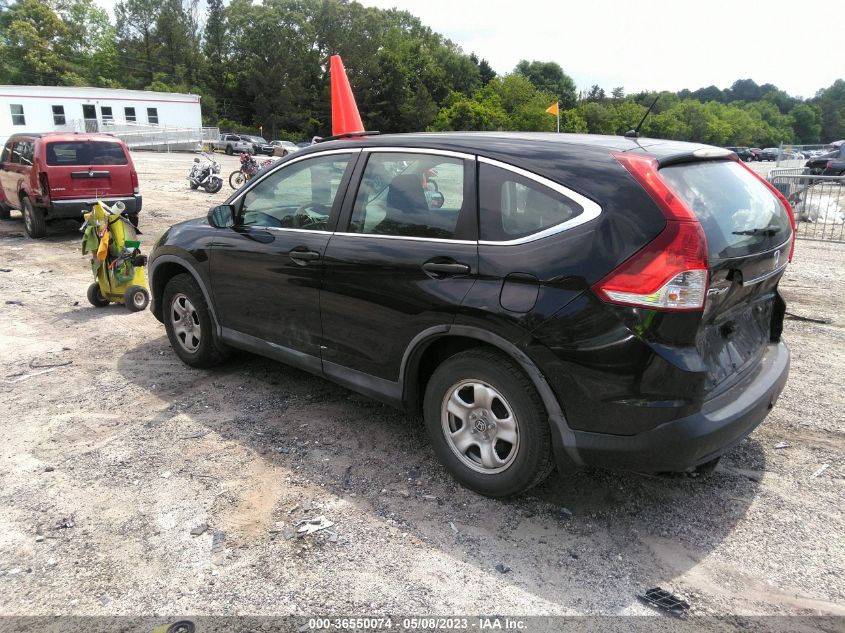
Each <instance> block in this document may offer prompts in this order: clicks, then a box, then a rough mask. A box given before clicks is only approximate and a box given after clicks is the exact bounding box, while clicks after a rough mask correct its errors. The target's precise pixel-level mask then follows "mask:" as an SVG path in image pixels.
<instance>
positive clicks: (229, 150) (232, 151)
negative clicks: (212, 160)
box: [226, 145, 235, 156]
mask: <svg viewBox="0 0 845 633" xmlns="http://www.w3.org/2000/svg"><path fill="white" fill-rule="evenodd" d="M234 153H235V150H233V149H232V146H231V145H227V146H226V155H227V156H231V155H232V154H234Z"/></svg>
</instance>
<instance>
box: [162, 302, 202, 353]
mask: <svg viewBox="0 0 845 633" xmlns="http://www.w3.org/2000/svg"><path fill="white" fill-rule="evenodd" d="M170 323H171V324H172V325H173V332H174V333H175V334H176V340H177V341H178V343H179V345H181V346H182V349H184V350H185V351H186V352H188V353H189V354H196V352H197V350H198V349H199V348H200V343H201V342H202V326H201V325H200V317H199V314H198V313H197V309H196V308H195V307H194V304H193V303H191V300H190V299H188V297H186V296H185V295H184V294H182V293H181V292H180V293H178V294H176V295H175V296H174V297H173V300H172V301H171V303H170Z"/></svg>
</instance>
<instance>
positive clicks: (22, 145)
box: [2, 138, 33, 209]
mask: <svg viewBox="0 0 845 633" xmlns="http://www.w3.org/2000/svg"><path fill="white" fill-rule="evenodd" d="M4 152H5V150H4ZM32 155H33V144H32V140H31V139H20V138H19V139H17V140H15V141H13V142H11V143H10V146H9V155H8V159H7V160H5V161H4V163H3V175H2V183H3V194H4V195H5V196H6V200H7V201H8V202H9V204H11V205H12V206H14V207H17V208H18V209H20V207H21V200H20V196H19V195H18V194H19V192H20V190H21V189H22V188H23V184H24V181H25V180H26V179H28V178H29V175H30V173H31V171H32Z"/></svg>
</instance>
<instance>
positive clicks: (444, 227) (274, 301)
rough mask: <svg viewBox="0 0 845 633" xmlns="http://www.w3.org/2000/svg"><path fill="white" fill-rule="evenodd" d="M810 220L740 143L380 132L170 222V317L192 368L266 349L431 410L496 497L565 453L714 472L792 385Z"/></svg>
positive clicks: (159, 249)
mask: <svg viewBox="0 0 845 633" xmlns="http://www.w3.org/2000/svg"><path fill="white" fill-rule="evenodd" d="M303 183H306V184H305V185H304V186H303ZM793 226H794V224H793V218H792V213H791V209H790V207H789V204H788V203H787V202H786V200H785V199H784V198H783V197H782V196H780V194H778V193H777V192H776V191H775V190H774V189H773V188H772V187H771V186H770V185H768V184H767V183H766V182H765V181H763V180H762V179H761V178H760V177H759V176H757V175H756V174H755V173H754V172H752V171H751V170H750V169H749V168H748V167H746V166H745V164H743V163H741V162H740V161H738V160H737V159H736V157H735V156H734V155H733V154H731V153H730V152H727V151H726V150H724V149H720V148H715V147H709V146H704V145H698V144H691V143H679V142H674V141H663V140H656V139H627V138H622V137H609V136H594V135H576V134H566V135H564V134H546V135H537V134H518V133H510V134H509V133H488V134H473V133H448V134H436V135H429V134H401V135H385V136H362V137H360V138H355V139H352V140H337V141H327V142H323V143H317V144H315V145H313V146H311V147H309V148H308V149H303V150H300V151H299V152H297V153H296V154H295V155H294V156H291V157H290V158H288V159H287V160H285V161H280V162H279V163H277V164H276V165H275V166H271V167H269V168H267V169H266V170H263V171H262V172H259V173H258V174H256V176H255V178H253V179H252V180H250V182H248V183H246V184H245V185H244V186H243V187H241V188H240V189H239V190H237V191H236V192H234V193H233V194H232V196H231V197H230V198H229V199H228V200H227V201H226V203H225V204H223V205H219V206H217V207H214V208H212V209H211V210H210V211H209V214H208V216H207V217H205V218H199V219H195V220H189V221H187V222H183V223H181V224H177V225H175V226H172V227H170V228H169V229H168V230H167V231H166V232H165V233H164V235H163V236H162V238H161V239H160V240H159V242H158V243H157V244H156V246H155V247H154V249H153V251H152V253H151V255H150V264H149V269H148V271H149V278H150V285H151V290H152V297H153V305H152V312H153V314H154V315H155V317H156V318H157V319H158V320H159V321H161V322H162V323H163V324H164V327H165V329H166V332H167V335H168V338H169V340H170V343H171V346H172V348H173V350H174V352H175V353H176V355H177V356H179V358H181V359H182V360H183V361H184V362H185V363H187V364H188V365H191V366H194V367H210V366H212V365H215V364H217V363H219V362H220V361H221V360H222V359H223V358H224V357H225V356H226V351H227V349H229V348H238V349H243V350H248V351H251V352H253V353H257V354H261V355H264V356H267V357H270V358H274V359H276V360H279V361H282V362H285V363H288V364H290V365H294V366H296V367H299V368H302V369H304V370H307V371H310V372H313V373H315V374H317V375H320V376H323V377H325V378H328V379H330V380H332V381H335V382H336V383H339V384H341V385H343V386H344V387H347V388H349V389H353V390H355V391H358V392H361V393H364V394H366V395H368V396H370V397H373V398H376V399H379V400H382V401H384V402H387V403H389V404H392V405H395V406H397V407H401V408H404V409H406V410H409V411H413V412H421V413H422V415H423V418H424V421H425V425H426V427H427V429H428V432H429V435H430V437H431V442H432V445H433V448H434V451H435V453H436V454H437V456H438V458H439V459H440V461H441V462H442V463H443V464H444V465H445V467H446V468H447V469H448V470H449V471H450V472H451V473H452V474H453V476H454V477H455V478H457V479H458V480H459V481H460V482H461V483H463V484H464V485H465V486H467V487H468V488H471V489H473V490H475V491H478V492H480V493H482V494H486V495H491V496H505V495H510V494H516V493H519V492H521V491H524V490H526V489H528V488H530V487H532V486H534V485H536V484H538V483H539V482H541V481H543V479H545V478H546V476H547V475H548V474H549V473H550V472H551V470H552V468H553V465H554V464H555V463H556V464H557V466H558V468H559V470H561V471H562V472H568V471H570V470H571V469H573V468H575V467H579V466H583V465H596V466H604V467H609V468H615V469H630V470H636V471H647V472H662V471H683V470H686V469H691V468H697V469H698V471H699V472H708V471H709V470H712V469H713V468H714V467H715V465H716V463H717V461H718V459H719V458H720V456H721V455H722V454H723V453H725V452H726V451H727V450H729V449H730V448H732V447H733V446H735V445H737V444H738V443H739V442H741V441H742V439H743V438H744V437H745V436H747V435H748V434H749V433H750V432H751V431H752V430H753V429H754V428H755V427H756V426H757V425H758V424H759V423H760V422H761V421H762V420H763V419H764V418H765V417H766V415H767V414H768V412H769V411H770V410H771V408H772V407H773V406H774V403H775V401H776V400H777V398H778V395H779V394H780V392H781V390H782V388H783V386H784V384H785V382H786V378H787V374H788V368H789V352H788V350H787V348H786V346H785V345H784V343H783V342H782V341H781V332H782V329H783V316H784V311H785V303H784V301H783V299H782V298H781V296H780V294H779V292H778V283H779V281H780V278H781V276H782V274H783V272H784V270H785V268H786V265H787V262H788V260H789V258H790V256H791V249H792V245H793V237H794V228H793ZM290 289H295V292H292V291H290ZM362 432H366V430H365V429H362Z"/></svg>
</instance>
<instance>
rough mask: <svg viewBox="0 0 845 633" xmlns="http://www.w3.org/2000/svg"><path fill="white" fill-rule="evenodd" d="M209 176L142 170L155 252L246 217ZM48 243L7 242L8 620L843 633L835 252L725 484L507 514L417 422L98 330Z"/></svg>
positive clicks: (678, 481)
mask: <svg viewBox="0 0 845 633" xmlns="http://www.w3.org/2000/svg"><path fill="white" fill-rule="evenodd" d="M191 159H192V157H191V156H190V155H188V154H170V155H155V154H143V153H139V154H137V155H136V156H135V160H136V164H137V166H138V169H139V173H140V179H141V187H142V192H143V194H144V212H143V213H142V216H141V217H142V229H143V230H144V231H145V234H144V236H143V237H142V240H143V242H142V248H143V249H144V250H145V252H148V251H149V248H150V247H151V246H152V244H153V243H154V241H155V240H156V239H157V237H158V236H159V235H160V234H161V233H162V232H163V231H164V230H165V228H166V227H167V226H168V225H170V224H172V223H174V222H178V221H180V220H183V219H187V218H190V217H195V216H199V215H202V214H204V213H205V211H206V209H207V208H208V207H209V206H210V205H212V204H213V203H215V202H222V201H223V200H224V199H225V198H226V196H228V194H229V193H230V191H231V190H230V189H229V187H228V184H226V185H224V189H223V190H222V191H221V192H220V193H218V194H216V195H213V196H210V195H208V194H206V193H204V192H202V191H191V190H189V189H188V185H187V181H186V180H185V179H184V176H185V174H186V173H187V171H188V168H189V167H190V164H191ZM219 160H220V161H221V163H222V164H223V169H222V172H223V173H222V175H223V177H224V179H225V178H228V174H229V172H230V171H231V170H233V169H235V167H236V164H237V159H236V158H230V157H225V156H221V157H220V159H219ZM48 230H49V237H48V239H46V240H43V241H33V240H30V239H27V238H26V237H25V236H24V233H23V223H22V221H21V219H20V216H19V215H18V214H17V213H13V214H12V220H10V221H0V269H2V272H0V299H2V300H0V322H2V324H3V327H2V331H0V615H20V614H43V615H47V614H80V615H82V614H85V615H122V614H127V615H129V614H132V615H143V614H153V613H170V614H174V613H176V614H178V613H184V614H195V615H201V614H227V615H235V614H252V615H260V614H274V615H276V614H297V615H314V614H347V615H352V614H360V615H369V614H384V613H390V614H394V615H399V614H432V613H433V614H441V615H446V614H477V613H493V612H495V613H503V614H522V615H527V614H568V615H574V614H652V613H654V611H653V610H652V609H651V608H649V607H646V606H644V605H642V604H641V603H639V602H638V601H637V599H636V594H638V593H641V592H643V591H644V590H645V589H648V588H650V587H654V586H658V585H659V586H661V587H664V588H666V589H669V590H672V591H676V592H678V593H680V594H681V595H683V596H684V597H686V598H687V600H688V601H689V602H690V604H691V605H692V612H693V613H696V614H706V615H714V614H715V615H726V614H742V615H762V614H799V613H802V614H813V613H822V614H837V615H845V519H844V518H843V509H845V508H843V500H844V499H845V460H844V459H843V458H844V457H845V414H843V410H845V390H844V389H843V377H845V310H843V308H845V284H843V282H842V271H843V270H845V246H843V245H835V244H824V243H818V242H808V241H799V243H798V246H797V249H796V255H795V262H794V264H793V265H792V266H791V267H790V268H789V269H788V271H787V273H786V276H785V278H784V280H783V282H782V283H781V288H782V291H783V294H784V295H785V298H786V300H787V303H788V310H789V311H790V312H791V313H793V314H797V315H803V316H809V317H813V318H830V319H832V320H833V321H832V323H829V324H822V323H815V322H809V321H798V320H788V321H787V323H786V327H785V334H784V336H785V338H786V340H787V342H788V343H789V345H790V347H791V349H792V353H793V357H792V358H793V361H792V374H791V378H790V381H789V383H788V384H787V387H786V390H785V391H784V393H783V396H782V397H781V400H780V401H779V403H778V405H777V406H776V407H775V409H774V410H773V411H772V413H771V415H770V416H769V418H768V419H767V421H766V422H765V423H764V424H763V425H762V426H761V427H760V428H759V429H758V430H757V431H756V432H754V433H753V434H752V435H751V436H750V438H748V439H747V440H746V441H745V442H743V443H742V444H741V445H740V446H738V447H737V448H736V449H734V450H733V451H731V452H730V453H729V454H728V455H727V456H726V457H725V458H724V459H723V460H722V464H721V465H720V467H719V469H718V470H717V471H716V473H715V474H714V475H713V476H711V477H709V478H704V479H700V478H691V477H674V478H657V477H649V476H641V475H635V474H628V473H614V472H607V471H599V470H588V471H585V472H582V473H579V474H577V475H574V476H569V477H566V478H564V477H560V476H558V475H554V476H553V477H552V478H551V479H550V480H549V481H548V482H547V483H546V484H544V485H543V486H542V487H540V488H538V489H535V490H533V491H531V493H530V494H527V495H525V496H523V497H521V498H518V499H514V500H510V501H494V500H490V499H486V498H484V497H480V496H478V495H475V494H473V493H471V492H468V491H466V490H464V489H462V488H460V487H458V486H457V485H456V484H455V483H454V481H453V480H452V479H451V478H450V477H449V476H448V475H447V474H446V473H445V472H444V471H443V469H442V468H441V467H440V466H439V465H438V464H437V462H436V461H435V459H434V458H433V456H432V453H431V450H430V448H429V445H428V440H427V438H426V435H425V432H424V429H423V428H422V426H421V423H420V421H419V420H417V419H413V418H409V417H407V416H405V415H403V414H401V413H399V412H397V411H394V410H392V409H390V408H387V407H385V406H383V405H381V404H377V403H375V402H372V401H369V400H367V399H365V398H363V397H360V396H357V395H354V394H351V393H350V392H348V391H346V390H344V389H341V388H338V387H336V386H334V385H332V384H331V383H329V382H326V381H324V380H322V379H320V378H316V377H313V376H311V375H308V374H305V373H302V372H300V371H297V370H293V369H290V368H287V367H285V366H283V365H280V364H277V363H274V362H271V361H268V360H264V359H261V358H258V357H254V356H250V355H246V354H244V355H240V356H237V357H236V358H234V359H233V360H232V361H230V362H229V363H228V364H227V365H225V366H224V367H222V368H220V369H218V370H215V371H197V370H192V369H189V368H188V367H186V366H184V365H183V364H182V363H181V362H180V361H179V360H178V359H177V358H176V356H175V355H174V354H173V353H172V352H171V350H170V346H169V344H168V341H167V338H166V336H165V333H164V328H163V326H162V325H161V324H159V323H158V322H157V321H156V320H155V319H154V318H153V316H152V315H151V314H150V313H149V312H144V313H138V314H131V313H129V312H128V311H127V310H126V309H125V308H123V307H122V306H110V307H108V308H105V309H95V308H93V307H91V306H89V305H88V303H87V301H86V298H85V291H86V288H87V286H88V285H89V283H90V282H91V274H90V269H89V266H88V263H87V258H85V257H83V256H82V255H81V254H80V252H79V248H78V247H79V234H78V233H77V231H76V228H75V224H74V223H72V222H69V223H65V224H54V225H50V226H49V228H48ZM10 302H14V303H10ZM18 302H19V303H18ZM21 304H22V305H21ZM782 443H788V445H789V446H788V448H776V447H777V446H779V445H782ZM824 466H827V467H826V468H825V469H824V470H823V471H822V468H823V467H824ZM815 473H819V474H817V475H815V476H814V474H815ZM315 515H324V516H325V517H326V518H327V519H329V520H330V521H333V522H334V526H333V527H332V528H330V530H325V531H322V532H318V533H316V534H313V535H309V536H305V537H303V538H298V537H294V538H288V537H289V536H290V533H289V530H291V528H293V527H294V526H295V525H296V523H297V522H298V521H299V520H300V519H301V518H304V517H313V516H315ZM71 517H72V523H73V527H57V526H59V525H62V524H65V525H69V524H70V523H71V521H70V520H69V519H70V518H71ZM206 525H207V529H205V530H204V531H203V530H202V528H203V526H206ZM195 528H196V529H195ZM192 530H193V531H194V532H201V531H202V533H201V534H197V535H195V534H192ZM332 534H334V535H336V536H333V535H332ZM500 563H501V564H503V565H506V566H507V567H509V568H510V571H508V572H507V573H500V572H499V571H497V570H496V566H497V564H500Z"/></svg>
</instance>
